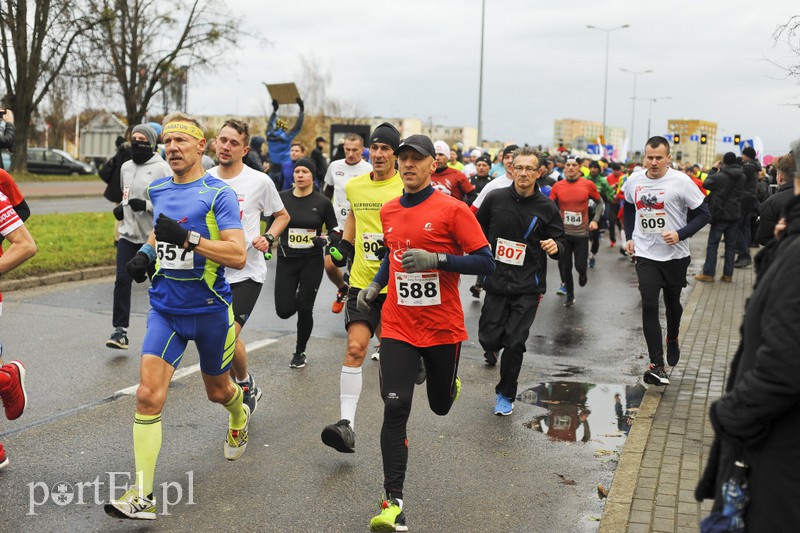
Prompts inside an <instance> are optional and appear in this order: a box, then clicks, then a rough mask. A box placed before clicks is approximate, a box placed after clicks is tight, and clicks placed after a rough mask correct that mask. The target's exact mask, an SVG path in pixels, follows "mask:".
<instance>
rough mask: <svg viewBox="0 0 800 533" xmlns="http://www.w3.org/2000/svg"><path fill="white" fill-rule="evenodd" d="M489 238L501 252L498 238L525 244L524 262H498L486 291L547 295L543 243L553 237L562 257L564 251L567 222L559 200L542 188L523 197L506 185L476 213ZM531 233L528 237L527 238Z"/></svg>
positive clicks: (545, 259) (495, 248)
mask: <svg viewBox="0 0 800 533" xmlns="http://www.w3.org/2000/svg"><path fill="white" fill-rule="evenodd" d="M476 216H477V217H478V222H479V223H480V225H481V228H483V233H484V235H486V240H488V241H489V245H490V246H491V247H492V250H494V251H495V253H496V252H497V238H498V237H500V238H503V239H506V240H509V241H514V242H520V243H525V245H526V246H525V260H524V262H523V264H522V265H509V264H506V263H503V262H502V261H495V263H496V265H497V268H496V269H495V271H494V273H492V274H490V275H489V276H487V277H486V278H484V282H483V288H484V289H485V290H486V292H489V293H492V294H498V295H502V296H513V295H516V294H531V293H532V294H544V292H545V291H546V289H547V284H546V278H547V253H545V251H544V250H542V249H541V247H540V246H539V243H540V242H541V241H543V240H547V239H553V240H555V241H556V244H558V253H557V254H556V255H554V256H551V257H552V258H553V259H558V257H559V255H560V254H562V253H563V252H564V239H565V235H564V223H563V222H562V220H561V214H560V213H559V211H558V207H557V206H556V204H555V202H553V200H551V199H550V198H548V197H547V196H545V195H543V194H542V193H541V192H540V191H539V186H538V185H537V186H536V190H535V192H534V193H533V195H532V196H527V197H521V196H519V195H518V194H517V191H516V189H515V188H514V186H513V185H512V186H511V187H503V188H501V189H496V190H494V191H492V192H491V193H489V194H488V195H487V196H486V198H485V199H484V201H483V203H482V204H481V207H480V208H479V209H478V212H477V213H476ZM526 233H527V237H526Z"/></svg>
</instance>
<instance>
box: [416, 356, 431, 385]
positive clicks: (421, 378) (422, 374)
mask: <svg viewBox="0 0 800 533" xmlns="http://www.w3.org/2000/svg"><path fill="white" fill-rule="evenodd" d="M426 377H428V373H427V371H426V370H425V361H424V360H423V359H422V357H420V358H419V368H417V379H416V380H414V383H416V384H417V385H422V384H423V383H425V378H426Z"/></svg>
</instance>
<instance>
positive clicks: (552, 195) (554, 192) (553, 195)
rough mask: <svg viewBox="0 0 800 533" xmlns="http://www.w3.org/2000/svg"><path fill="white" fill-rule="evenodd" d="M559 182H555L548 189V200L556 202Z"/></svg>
mask: <svg viewBox="0 0 800 533" xmlns="http://www.w3.org/2000/svg"><path fill="white" fill-rule="evenodd" d="M559 183H560V182H556V183H555V184H553V187H552V188H551V189H550V199H551V200H554V201H558V184H559Z"/></svg>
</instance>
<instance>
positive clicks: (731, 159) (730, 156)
mask: <svg viewBox="0 0 800 533" xmlns="http://www.w3.org/2000/svg"><path fill="white" fill-rule="evenodd" d="M722 164H724V165H735V164H736V154H734V153H733V152H728V153H726V154H725V155H724V156H722Z"/></svg>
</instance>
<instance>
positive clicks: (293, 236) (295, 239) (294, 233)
mask: <svg viewBox="0 0 800 533" xmlns="http://www.w3.org/2000/svg"><path fill="white" fill-rule="evenodd" d="M316 236H317V230H315V229H303V228H289V236H288V237H287V240H288V241H289V248H313V247H314V237H316Z"/></svg>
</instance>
